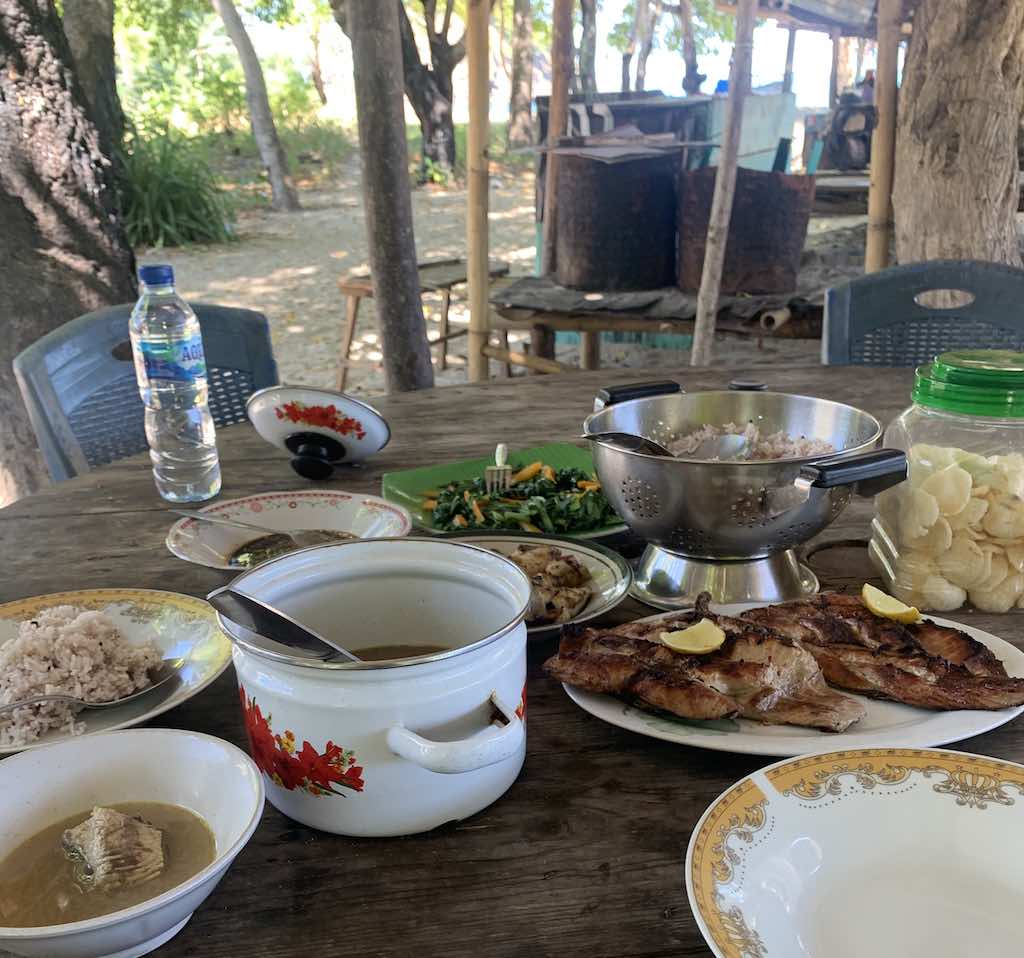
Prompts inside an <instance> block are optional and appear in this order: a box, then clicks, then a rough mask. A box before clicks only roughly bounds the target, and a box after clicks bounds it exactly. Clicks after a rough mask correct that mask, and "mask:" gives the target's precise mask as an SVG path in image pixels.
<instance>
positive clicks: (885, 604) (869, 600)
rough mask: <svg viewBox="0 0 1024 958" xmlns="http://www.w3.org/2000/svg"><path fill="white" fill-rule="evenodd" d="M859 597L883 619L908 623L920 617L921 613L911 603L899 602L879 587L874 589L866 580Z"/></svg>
mask: <svg viewBox="0 0 1024 958" xmlns="http://www.w3.org/2000/svg"><path fill="white" fill-rule="evenodd" d="M860 597H861V598H862V599H863V600H864V604H865V605H866V606H867V607H868V608H869V609H870V610H871V611H872V612H874V613H875V615H880V616H882V618H883V619H892V620H893V622H903V623H904V624H909V623H911V622H917V621H918V620H919V619H920V618H921V613H920V612H918V611H917V609H915V608H914V607H913V606H912V605H907V604H905V603H903V602H900V600H899V599H896V598H894V597H893V596H891V595H889V594H888V593H886V592H883V591H882V590H881V589H876V588H875V587H874V586H873V585H869V584H868V583H867V582H865V583H864V587H863V588H862V589H861V590H860Z"/></svg>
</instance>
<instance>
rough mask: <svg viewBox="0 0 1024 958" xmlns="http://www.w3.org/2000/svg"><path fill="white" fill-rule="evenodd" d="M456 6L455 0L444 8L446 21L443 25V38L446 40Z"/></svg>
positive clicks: (449, 0)
mask: <svg viewBox="0 0 1024 958" xmlns="http://www.w3.org/2000/svg"><path fill="white" fill-rule="evenodd" d="M454 6H455V0H447V2H446V3H445V7H444V21H443V22H442V24H441V36H442V37H444V38H445V39H446V40H447V39H448V28H449V27H450V26H451V25H452V9H453V8H454Z"/></svg>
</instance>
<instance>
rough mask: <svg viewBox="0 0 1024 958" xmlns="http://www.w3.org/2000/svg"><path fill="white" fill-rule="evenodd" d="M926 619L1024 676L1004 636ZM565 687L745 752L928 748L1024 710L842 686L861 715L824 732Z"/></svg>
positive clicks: (643, 731) (619, 716)
mask: <svg viewBox="0 0 1024 958" xmlns="http://www.w3.org/2000/svg"><path fill="white" fill-rule="evenodd" d="M756 605H757V603H746V604H743V605H723V606H714V607H713V608H714V609H715V611H716V612H721V613H722V614H724V615H738V614H739V613H740V612H744V611H746V610H747V609H752V608H755V607H756ZM678 614H679V613H678V612H664V613H659V614H658V615H652V616H648V617H647V618H644V619H641V620H640V621H641V622H657V621H659V620H660V619H665V618H670V617H672V616H675V615H678ZM928 618H929V619H931V620H932V621H933V622H936V623H937V624H939V625H945V626H951V627H953V628H957V629H962V630H963V631H964V632H966V633H967V634H968V635H971V636H973V637H974V638H975V639H977V640H978V641H979V642H981V644H982V645H985V646H987V647H988V648H990V649H991V650H992V651H993V652H994V653H995V655H996V657H997V658H998V659H1000V661H1002V663H1003V665H1004V666H1005V667H1006V671H1007V673H1008V674H1009V675H1013V676H1018V677H1024V652H1022V651H1021V650H1020V649H1018V648H1016V647H1015V646H1012V645H1010V643H1009V642H1006V641H1004V640H1003V639H1000V638H997V637H996V636H994V635H992V634H991V633H989V632H983V631H982V630H981V629H976V628H974V627H972V626H970V625H965V624H964V623H963V622H953V621H951V620H949V619H942V618H939V617H938V616H933V615H929V616H928ZM563 687H564V688H565V691H566V693H567V694H568V695H569V697H570V698H571V699H572V700H573V701H574V702H575V703H576V704H577V705H578V706H579V707H580V708H581V709H583V710H584V711H586V712H589V713H590V714H591V715H594V716H596V717H597V718H599V719H602V720H604V721H605V722H609V723H610V724H612V725H617V726H619V727H620V728H624V729H628V730H629V731H631V732H637V733H639V734H640V735H647V736H649V737H650V738H657V739H662V740H663V741H666V742H676V743H677V744H679V745H692V746H695V747H696V748H706V749H712V750H713V751H719V752H738V753H743V754H748V755H808V754H811V753H813V752H822V751H825V750H826V749H834V748H895V747H900V746H907V747H913V748H933V747H935V746H937V745H948V744H950V743H952V742H959V741H962V740H963V739H965V738H970V737H971V736H973V735H980V734H981V733H982V732H988V731H991V730H992V729H994V728H998V727H999V726H1000V725H1005V724H1006V723H1007V722H1012V721H1013V720H1014V719H1015V718H1017V716H1018V715H1020V714H1021V713H1022V712H1024V706H1017V707H1014V708H1008V709H1000V710H998V711H980V710H976V709H961V710H958V711H950V712H937V711H932V710H930V709H922V708H916V707H915V706H912V705H902V704H900V703H899V702H885V701H882V700H880V699H872V698H867V697H865V696H860V695H857V694H856V693H854V692H848V691H845V690H839V691H842V692H843V694H844V695H849V696H851V697H852V698H856V699H858V700H859V701H861V702H862V703H863V704H864V707H865V709H866V714H865V716H864V718H862V719H861V720H860V721H859V722H856V723H855V724H853V725H851V726H850V728H849V729H847V731H845V732H823V731H820V730H818V729H812V728H802V727H799V726H795V725H763V724H762V723H760V722H754V721H751V720H749V719H715V720H713V721H699V720H695V719H684V718H677V717H676V716H673V715H668V714H664V713H660V712H653V711H647V710H645V709H642V708H638V707H636V706H634V705H631V704H629V703H628V702H626V701H624V700H623V699H620V698H617V697H616V696H614V695H601V694H597V693H594V692H584V691H582V690H580V689H576V688H573V687H572V686H570V685H565V686H563Z"/></svg>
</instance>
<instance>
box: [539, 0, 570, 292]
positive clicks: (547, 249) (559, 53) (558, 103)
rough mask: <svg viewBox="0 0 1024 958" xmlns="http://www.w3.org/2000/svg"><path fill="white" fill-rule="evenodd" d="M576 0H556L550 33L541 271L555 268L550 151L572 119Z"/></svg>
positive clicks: (554, 180)
mask: <svg viewBox="0 0 1024 958" xmlns="http://www.w3.org/2000/svg"><path fill="white" fill-rule="evenodd" d="M572 7H573V0H555V9H554V12H553V13H552V35H551V99H550V100H549V101H548V138H547V144H546V145H547V146H548V148H549V150H548V154H547V174H546V176H545V178H544V231H543V234H542V240H541V246H542V257H543V258H542V259H541V264H542V268H541V273H542V274H544V275H545V276H550V275H551V274H553V273H554V271H555V217H556V216H557V215H558V209H557V199H556V193H557V190H556V184H557V182H558V179H557V177H558V169H557V167H558V157H557V156H555V154H554V153H553V152H551V148H553V147H554V146H555V145H556V144H557V143H558V138H559V137H560V136H564V135H565V132H566V124H567V122H568V119H569V77H570V75H571V74H572Z"/></svg>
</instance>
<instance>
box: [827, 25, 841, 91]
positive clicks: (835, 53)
mask: <svg viewBox="0 0 1024 958" xmlns="http://www.w3.org/2000/svg"><path fill="white" fill-rule="evenodd" d="M829 33H830V35H831V37H832V75H831V76H830V77H829V81H828V108H829V109H830V110H834V109H835V108H836V104H837V103H838V102H839V44H840V43H841V42H842V37H841V34H840V33H839V28H838V27H833V28H832V29H831V30H830V31H829Z"/></svg>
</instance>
